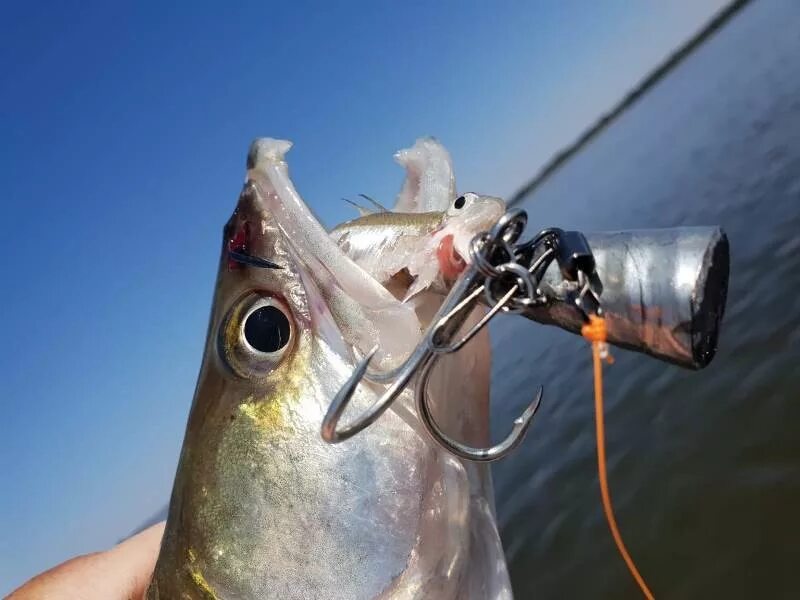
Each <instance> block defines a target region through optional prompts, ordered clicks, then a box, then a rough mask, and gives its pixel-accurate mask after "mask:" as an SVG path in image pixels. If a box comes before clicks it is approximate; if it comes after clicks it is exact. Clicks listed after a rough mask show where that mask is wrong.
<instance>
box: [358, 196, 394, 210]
mask: <svg viewBox="0 0 800 600" xmlns="http://www.w3.org/2000/svg"><path fill="white" fill-rule="evenodd" d="M359 196H361V197H362V198H364V200H366V201H367V202H369V203H370V204H372V205H373V206H374V207H376V208H377V209H378V211H379V212H389V209H388V208H386V207H385V206H384V205H383V204H381V203H380V202H378V201H377V200H375V199H373V198H370V197H369V196H367V195H366V194H359Z"/></svg>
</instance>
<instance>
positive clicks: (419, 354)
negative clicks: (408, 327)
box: [320, 269, 488, 444]
mask: <svg viewBox="0 0 800 600" xmlns="http://www.w3.org/2000/svg"><path fill="white" fill-rule="evenodd" d="M478 277H480V275H479V274H478V272H477V271H476V270H475V269H471V270H468V271H465V272H464V273H463V274H462V275H461V277H460V278H459V279H458V280H457V281H456V283H455V285H454V286H453V289H451V290H450V293H449V294H448V295H447V297H446V298H445V300H444V302H443V303H442V306H441V307H440V308H439V310H438V312H437V314H436V316H435V317H434V323H436V324H437V326H434V327H430V328H429V329H428V331H427V332H426V333H425V335H424V336H423V338H422V340H421V341H420V343H419V344H418V345H417V347H416V348H414V351H413V352H412V353H411V355H410V356H409V357H408V358H407V359H406V360H405V361H404V362H403V363H402V364H401V365H400V366H399V367H397V368H396V369H392V370H391V371H390V372H389V373H384V374H382V376H381V374H372V373H369V372H368V369H369V364H370V362H371V361H372V358H373V357H374V356H375V353H376V352H377V350H378V348H377V346H376V347H374V348H372V350H370V352H368V353H367V355H366V356H365V357H364V358H363V359H362V360H361V361H360V362H359V364H358V366H357V367H356V369H355V370H354V371H353V373H352V374H351V375H350V377H348V378H347V381H345V383H344V385H343V386H342V387H341V388H340V389H339V391H338V392H337V393H336V395H335V396H334V397H333V401H332V402H331V405H330V406H329V407H328V412H327V413H326V414H325V417H324V418H323V419H322V427H321V430H320V433H321V434H322V439H323V440H325V441H326V442H328V443H331V444H335V443H337V442H341V441H344V440H346V439H348V438H351V437H353V436H354V435H356V434H357V433H358V432H360V431H362V430H364V429H365V428H366V427H369V426H370V425H371V424H372V423H374V422H375V421H376V420H377V419H378V417H380V416H381V415H382V414H383V413H384V412H385V411H386V409H387V408H389V406H390V405H391V404H392V402H394V401H395V400H396V399H397V397H398V396H399V395H400V394H402V393H403V390H404V389H405V388H406V386H407V385H408V383H409V382H410V381H411V379H412V378H413V377H414V375H415V374H416V372H417V370H418V369H419V367H420V366H421V365H422V364H423V363H424V362H425V361H426V360H427V359H428V358H429V357H430V356H431V355H432V354H433V353H434V352H436V351H437V350H436V344H434V342H433V340H434V338H435V337H436V336H437V335H439V334H440V333H441V327H439V325H440V321H441V320H442V316H447V317H449V318H448V319H446V320H445V323H449V324H450V326H451V328H452V327H456V328H457V327H458V326H460V325H461V323H463V322H464V319H465V318H466V316H467V315H466V313H464V314H462V315H460V318H456V316H457V315H458V313H460V312H463V311H458V310H455V308H458V307H462V306H465V304H464V302H463V301H462V300H461V298H462V297H463V296H465V295H467V294H468V293H469V292H470V290H471V289H472V288H473V287H475V285H476V281H477V278H478ZM479 289H480V287H479ZM469 296H470V298H473V297H475V293H474V292H472V294H469ZM486 322H488V320H487V321H486ZM484 325H485V323H484ZM448 333H449V332H448ZM474 333H477V331H476V332H474ZM474 333H472V332H471V335H474ZM440 351H446V348H445V347H442V348H441V349H440ZM373 375H377V376H373ZM390 375H391V377H393V378H394V379H393V381H392V383H391V385H389V387H388V388H386V390H385V391H384V392H383V394H381V396H380V398H378V399H377V400H376V401H375V403H374V404H373V405H372V406H370V407H369V408H368V409H366V410H365V411H364V412H363V413H362V414H361V415H360V416H359V417H358V418H356V419H355V420H354V421H353V422H352V423H351V424H350V425H348V426H346V427H344V428H343V429H337V427H338V424H339V420H340V419H341V417H342V414H343V413H344V411H345V409H346V408H347V405H348V404H349V403H350V400H351V399H352V397H353V394H355V392H356V389H358V386H359V384H360V383H361V382H362V381H363V380H365V379H367V380H371V381H373V382H376V381H378V382H382V381H386V380H387V379H388V377H389V376H390Z"/></svg>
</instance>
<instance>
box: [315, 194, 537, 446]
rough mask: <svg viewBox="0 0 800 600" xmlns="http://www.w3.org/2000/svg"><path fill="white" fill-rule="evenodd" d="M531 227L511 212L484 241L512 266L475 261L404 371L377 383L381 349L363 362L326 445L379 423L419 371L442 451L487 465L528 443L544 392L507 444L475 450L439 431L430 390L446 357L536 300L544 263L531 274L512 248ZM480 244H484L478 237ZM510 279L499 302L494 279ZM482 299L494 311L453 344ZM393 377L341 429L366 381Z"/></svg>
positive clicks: (330, 415) (332, 412)
mask: <svg viewBox="0 0 800 600" xmlns="http://www.w3.org/2000/svg"><path fill="white" fill-rule="evenodd" d="M526 221H527V215H526V214H525V212H524V211H522V210H519V209H517V210H512V211H509V212H508V213H506V214H505V215H504V216H503V217H502V218H501V219H500V220H499V221H498V223H497V224H496V225H495V226H494V227H493V228H492V230H491V231H490V232H489V234H488V235H487V236H486V237H485V238H484V240H483V243H485V242H486V241H493V242H494V243H495V244H497V243H499V244H500V245H501V247H504V249H506V254H507V255H508V256H507V258H508V259H509V261H510V262H507V263H503V264H501V265H498V266H493V265H489V264H487V263H485V262H484V263H483V264H480V263H481V261H479V260H475V261H473V264H472V266H471V267H470V268H468V269H467V270H466V271H464V272H463V273H462V275H461V277H459V279H458V280H457V281H456V283H455V285H454V286H453V288H452V289H451V290H450V293H449V294H448V295H447V297H446V298H445V300H444V302H443V303H442V305H441V307H440V308H439V310H438V311H437V313H436V316H435V317H434V319H433V325H432V326H431V327H429V328H428V331H427V332H426V333H425V335H424V336H423V339H422V341H421V342H420V343H419V345H417V347H416V348H415V349H414V351H413V352H412V353H411V355H410V356H409V357H408V358H407V359H406V360H405V361H404V362H403V363H402V364H401V365H400V366H399V367H397V368H396V369H393V370H392V371H391V372H389V373H384V374H382V375H381V374H378V376H377V377H373V374H371V373H369V372H368V369H369V364H370V361H371V360H372V358H373V357H374V356H375V353H376V352H377V350H378V347H377V346H376V347H374V348H372V350H371V351H370V352H369V353H368V354H367V355H366V356H365V357H364V358H363V359H362V360H361V361H360V363H359V364H358V366H357V367H356V369H355V370H354V371H353V373H352V374H351V375H350V377H349V378H348V379H347V381H346V382H345V384H344V385H343V386H342V387H341V388H340V389H339V392H338V393H337V394H336V395H335V396H334V398H333V401H332V402H331V405H330V407H329V408H328V412H327V413H326V414H325V418H324V419H323V421H322V427H321V434H322V438H323V439H324V440H325V441H326V442H329V443H337V442H341V441H343V440H346V439H348V438H350V437H352V436H354V435H356V434H357V433H359V432H360V431H362V430H363V429H365V428H366V427H368V426H369V425H371V424H372V423H374V422H375V421H376V420H377V419H378V418H379V417H380V416H381V415H382V414H383V413H384V411H386V409H387V408H389V406H390V405H391V404H392V402H394V400H395V399H397V397H398V396H399V395H400V394H401V393H402V392H403V390H404V389H405V388H406V386H407V385H408V383H409V382H410V381H411V379H412V378H413V377H414V375H415V374H417V371H419V379H418V381H417V385H416V390H415V399H416V405H417V413H418V414H419V418H420V420H421V421H422V423H423V425H424V426H425V428H426V430H427V431H428V433H429V434H430V435H431V437H432V438H433V440H434V441H435V442H437V443H439V444H440V445H441V446H442V447H444V448H445V449H447V450H449V451H450V452H452V453H453V454H455V455H457V456H459V457H461V458H464V459H466V460H471V461H478V462H487V461H493V460H498V459H500V458H503V457H504V456H506V455H507V454H508V453H510V452H511V451H512V450H514V448H516V447H517V445H519V443H520V442H522V440H523V438H524V436H525V433H526V431H527V430H528V427H530V425H531V422H532V420H533V417H534V414H535V413H536V410H537V409H538V408H539V404H540V402H541V399H542V393H543V388H541V387H540V388H539V392H538V394H537V396H536V398H535V399H534V400H533V402H531V404H530V405H529V406H528V407H527V408H526V409H525V411H524V412H523V413H522V414H521V415H520V416H519V417H518V418H517V419H515V420H514V425H513V427H512V429H511V433H510V434H509V435H508V436H507V437H506V439H504V440H503V441H502V442H500V443H499V444H496V445H494V446H491V447H489V448H473V447H472V446H469V445H467V444H463V443H461V442H458V441H456V440H453V439H452V438H450V437H449V436H448V435H447V434H445V433H444V432H443V431H442V430H441V429H440V428H439V426H438V425H437V424H436V421H435V420H434V418H433V416H432V414H431V411H430V407H429V406H428V394H427V387H428V378H429V376H430V371H431V369H432V367H433V365H434V364H435V363H436V360H438V357H439V356H440V355H442V354H447V353H452V352H457V351H458V350H459V349H461V347H462V346H464V344H466V343H467V342H469V340H471V339H472V338H473V337H474V336H475V335H476V334H477V333H478V332H479V331H480V330H481V329H483V328H484V327H485V326H486V325H487V324H488V323H489V321H490V320H491V319H492V317H494V316H495V315H496V314H497V313H498V312H499V311H501V310H504V309H505V310H509V307H508V304H509V302H511V300H512V299H513V298H514V296H515V295H516V294H517V293H518V292H519V291H520V290H524V292H525V297H526V298H529V299H531V298H533V297H534V296H535V295H536V291H537V290H536V284H535V283H534V281H533V279H532V278H531V275H532V274H533V273H535V271H536V268H537V267H538V264H539V261H536V262H535V263H534V265H532V266H531V267H530V268H529V269H526V268H525V267H523V266H522V265H520V264H519V263H516V262H514V260H515V256H514V254H513V251H511V248H510V244H511V243H513V242H514V241H516V238H517V237H518V236H519V234H520V233H521V232H522V230H523V229H524V227H525V223H526ZM476 240H478V238H477V237H476ZM476 240H473V248H472V249H471V253H472V254H473V255H474V257H476V258H477V257H478V246H477V241H476ZM473 250H474V251H473ZM545 258H546V257H541V259H540V260H544V259H545ZM489 273H491V275H492V277H491V278H489V279H486V278H487V275H488V274H489ZM506 273H507V274H508V275H511V276H514V277H515V278H516V283H514V284H513V285H511V286H510V287H509V289H508V290H507V291H506V292H505V294H504V295H503V296H502V297H501V298H499V299H495V298H494V297H493V296H492V291H491V290H490V289H489V282H490V281H491V279H492V278H494V277H497V276H500V275H502V274H506ZM481 293H484V294H485V295H486V297H487V299H488V300H489V302H490V305H491V309H490V310H489V312H487V314H486V315H484V317H483V318H481V319H480V321H479V322H478V323H476V324H475V325H474V326H473V327H472V328H471V329H470V330H469V331H467V333H465V334H463V335H462V336H461V338H460V339H459V340H457V341H455V342H453V341H452V337H453V336H455V334H456V333H458V331H459V330H460V328H461V326H462V325H463V323H464V321H465V319H466V318H467V316H468V315H469V313H470V310H471V307H472V305H473V304H474V303H475V302H476V301H477V299H478V297H479V296H480V295H481ZM390 377H393V378H394V379H393V381H392V383H391V385H389V387H388V388H387V389H386V390H385V391H384V393H383V394H382V395H381V396H380V398H378V400H376V401H375V403H374V404H372V406H370V407H369V408H368V409H367V410H365V411H364V412H363V413H362V414H361V415H360V416H359V417H358V418H357V419H355V420H354V421H353V422H352V423H351V424H350V425H348V426H346V427H344V428H343V429H337V426H338V423H339V420H340V419H341V417H342V414H343V413H344V411H345V409H346V408H347V405H348V404H349V403H350V400H351V399H352V397H353V395H354V394H355V392H356V390H357V388H358V386H359V384H360V383H361V382H362V381H363V380H365V379H367V380H372V381H386V380H388V379H389V378H390Z"/></svg>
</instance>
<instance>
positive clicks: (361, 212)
mask: <svg viewBox="0 0 800 600" xmlns="http://www.w3.org/2000/svg"><path fill="white" fill-rule="evenodd" d="M342 200H344V201H345V202H347V203H348V204H352V205H353V206H354V207H355V209H356V210H357V211H358V216H360V217H365V216H367V215H371V214H373V213H374V212H375V211H372V210H370V209H368V208H364V207H363V206H361V205H360V204H358V203H357V202H353V201H352V200H348V199H347V198H342Z"/></svg>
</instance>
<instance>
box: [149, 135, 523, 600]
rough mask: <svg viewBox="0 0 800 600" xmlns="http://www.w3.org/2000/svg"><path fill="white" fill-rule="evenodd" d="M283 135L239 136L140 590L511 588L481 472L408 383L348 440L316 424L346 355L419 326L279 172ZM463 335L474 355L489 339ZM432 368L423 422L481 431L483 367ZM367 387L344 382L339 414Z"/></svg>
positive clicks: (388, 594) (502, 595) (294, 593)
mask: <svg viewBox="0 0 800 600" xmlns="http://www.w3.org/2000/svg"><path fill="white" fill-rule="evenodd" d="M290 147H291V144H290V142H287V141H283V140H274V139H271V138H262V139H259V140H256V141H255V142H254V143H253V144H252V146H251V148H250V151H249V153H248V160H247V171H246V178H245V183H244V186H243V188H242V191H241V193H240V195H239V198H238V201H237V205H236V208H235V210H234V212H233V215H232V216H231V218H230V220H229V221H228V222H227V224H226V225H225V228H224V232H223V244H222V252H221V256H220V261H219V267H218V274H217V281H216V284H215V287H214V294H213V302H212V309H211V316H210V322H209V327H208V332H207V337H206V343H205V347H204V353H203V359H202V364H201V368H200V374H199V376H198V381H197V386H196V389H195V394H194V398H193V401H192V405H191V409H190V412H189V417H188V421H187V426H186V431H185V435H184V440H183V446H182V449H181V454H180V459H179V463H178V468H177V472H176V475H175V481H174V485H173V491H172V496H171V499H170V505H169V511H168V517H167V523H166V528H165V533H164V537H163V540H162V545H161V548H160V552H159V556H158V559H157V563H156V567H155V570H154V574H153V577H152V580H151V582H150V585H149V587H148V591H147V594H146V598H148V599H149V600H163V599H170V600H173V599H178V598H180V599H189V600H191V599H204V600H208V599H234V598H235V599H238V600H252V599H263V598H280V599H282V600H283V599H288V600H292V599H301V598H303V599H305V598H315V599H316V598H348V599H351V598H352V599H386V600H392V599H398V600H399V599H403V600H405V599H417V598H420V599H421V598H437V599H443V600H450V599H453V600H455V599H467V600H470V599H476V600H477V599H486V598H490V599H500V600H505V599H507V598H511V587H510V583H509V579H508V572H507V569H506V564H505V558H504V555H503V549H502V545H501V543H500V538H499V534H498V532H497V526H496V523H495V518H494V505H493V499H492V490H491V476H490V473H489V471H488V467H487V466H485V465H478V464H472V463H465V462H463V461H462V460H460V459H458V458H456V457H454V456H452V455H451V454H449V453H447V452H446V451H444V450H442V449H441V448H440V447H439V446H438V445H436V444H435V443H434V442H433V441H432V440H431V439H430V438H429V436H428V435H427V433H426V432H425V431H424V429H423V427H422V426H421V424H420V423H419V421H418V419H417V418H416V415H415V414H414V412H413V402H412V398H411V395H412V394H411V390H405V391H404V392H403V394H402V395H401V397H400V398H399V399H398V401H397V402H395V404H394V405H393V407H392V409H391V410H388V411H387V412H386V413H385V414H384V415H383V416H382V417H381V418H380V419H378V420H377V421H376V422H375V423H374V424H373V425H372V426H370V427H369V428H367V429H366V430H364V431H363V432H361V433H360V434H359V435H357V436H355V437H353V438H351V439H349V440H347V441H345V442H343V443H340V444H336V445H330V444H327V443H326V442H324V441H323V440H322V438H321V436H320V426H321V422H322V419H323V416H324V415H325V413H326V411H327V409H328V406H329V403H330V401H331V399H332V398H333V396H334V395H335V393H336V392H337V391H338V389H339V388H340V387H341V385H342V384H343V382H344V381H345V380H346V379H347V377H348V376H349V375H350V373H351V372H352V370H353V368H354V365H355V363H356V360H357V355H358V354H362V355H363V352H364V348H365V347H367V346H370V345H372V344H375V343H376V341H378V342H379V345H383V344H388V345H389V350H387V351H383V359H382V360H383V361H384V362H385V364H393V361H396V360H398V359H399V360H402V358H403V357H404V356H405V354H407V353H408V352H410V349H411V348H412V347H413V346H414V345H415V344H416V343H418V342H419V339H420V335H421V329H422V328H423V327H425V326H427V324H428V322H427V321H426V319H427V317H426V316H425V315H423V314H421V313H419V312H418V309H417V308H415V307H413V306H409V305H408V304H406V303H402V302H401V301H399V300H398V299H397V298H395V297H394V296H393V295H392V294H391V293H389V292H388V291H387V289H386V288H385V287H384V286H382V285H381V284H380V282H378V281H377V280H375V279H374V278H373V277H371V276H370V275H369V274H368V273H367V272H366V271H364V270H363V269H362V268H361V267H359V266H358V265H357V264H356V263H355V262H353V261H352V260H351V259H350V258H349V257H347V255H346V254H345V253H344V252H342V250H341V249H340V248H339V247H338V246H337V245H336V243H335V242H334V241H333V240H332V239H331V238H330V237H329V236H328V233H327V232H326V231H325V229H324V228H323V227H322V226H321V225H320V224H319V222H318V220H317V219H316V218H315V217H314V216H313V214H312V213H311V211H310V210H309V209H308V207H307V206H306V205H305V203H304V202H303V201H302V199H301V198H300V196H299V194H298V193H297V191H296V190H295V188H294V186H293V184H292V182H291V179H290V178H289V174H288V166H287V163H286V160H285V154H286V152H287V151H288V150H289V148H290ZM251 259H253V260H251ZM469 346H470V347H472V346H474V347H475V348H479V349H482V351H485V352H487V353H488V338H484V339H483V340H482V341H481V340H478V341H477V342H475V341H473V342H471V343H470V344H469ZM376 356H377V355H376ZM442 363H443V364H442V368H441V369H438V370H437V372H436V373H434V377H433V379H434V381H432V385H431V386H430V387H429V391H430V394H431V403H432V405H433V410H434V413H435V415H436V417H437V419H438V420H439V421H440V423H441V425H442V426H443V427H444V428H446V429H447V430H448V432H449V433H452V434H453V435H460V436H463V437H462V439H466V440H467V441H469V442H471V443H479V442H482V441H485V439H488V435H489V428H488V427H489V422H488V404H487V402H488V373H489V363H488V362H487V361H485V360H482V357H480V356H476V355H469V354H463V355H462V354H461V353H459V354H456V355H452V356H448V357H444V359H443V360H442ZM469 367H472V370H471V371H470V370H468V368H469ZM455 374H458V377H457V379H458V381H456V382H454V383H452V384H448V383H447V381H446V380H447V378H452V377H453V376H454V375H455ZM437 377H438V379H437ZM383 389H384V386H381V385H378V384H371V383H364V384H362V385H360V386H359V389H358V391H357V392H356V394H355V397H354V406H353V410H354V411H360V410H363V409H364V408H365V407H367V406H369V405H371V404H372V403H373V402H374V401H375V400H376V398H377V397H378V395H379V394H380V393H381V392H382V390H383ZM350 414H351V413H350V411H349V410H348V412H347V413H346V415H345V420H347V418H348V415H350ZM352 414H355V412H353V413H352Z"/></svg>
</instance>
